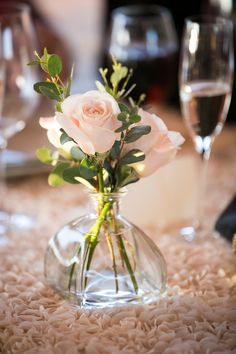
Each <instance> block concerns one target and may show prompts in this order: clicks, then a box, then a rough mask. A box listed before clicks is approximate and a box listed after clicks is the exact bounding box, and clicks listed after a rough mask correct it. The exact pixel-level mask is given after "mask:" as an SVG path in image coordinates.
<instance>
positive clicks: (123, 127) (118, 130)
mask: <svg viewBox="0 0 236 354" xmlns="http://www.w3.org/2000/svg"><path fill="white" fill-rule="evenodd" d="M129 126H130V123H128V122H125V123H123V124H122V125H121V126H120V127H119V128H117V129H116V130H115V133H121V132H123V131H124V130H126V129H127V128H128V127H129Z"/></svg>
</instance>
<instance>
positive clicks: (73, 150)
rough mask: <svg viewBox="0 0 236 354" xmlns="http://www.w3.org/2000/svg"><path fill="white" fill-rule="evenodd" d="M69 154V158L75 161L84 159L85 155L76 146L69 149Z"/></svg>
mask: <svg viewBox="0 0 236 354" xmlns="http://www.w3.org/2000/svg"><path fill="white" fill-rule="evenodd" d="M70 153H71V156H72V157H73V159H75V160H76V161H81V160H83V159H84V158H85V154H84V153H83V151H82V150H81V149H80V148H78V147H77V146H73V147H72V148H71V149H70Z"/></svg>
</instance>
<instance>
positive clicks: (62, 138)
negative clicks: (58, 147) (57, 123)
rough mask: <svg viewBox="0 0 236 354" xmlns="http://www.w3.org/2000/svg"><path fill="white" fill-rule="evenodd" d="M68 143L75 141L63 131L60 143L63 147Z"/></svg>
mask: <svg viewBox="0 0 236 354" xmlns="http://www.w3.org/2000/svg"><path fill="white" fill-rule="evenodd" d="M68 141H73V139H72V138H71V137H70V136H69V135H67V134H66V132H65V131H63V132H62V134H61V136H60V143H61V144H62V145H63V144H65V143H68Z"/></svg>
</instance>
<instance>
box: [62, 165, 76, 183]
mask: <svg viewBox="0 0 236 354" xmlns="http://www.w3.org/2000/svg"><path fill="white" fill-rule="evenodd" d="M79 175H80V171H79V167H69V168H66V169H65V170H64V171H63V179H64V180H65V181H66V182H68V183H71V184H78V183H80V182H79V181H78V180H77V179H75V177H78V176H79Z"/></svg>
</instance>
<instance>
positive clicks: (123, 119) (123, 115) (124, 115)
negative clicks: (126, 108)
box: [117, 112, 129, 122]
mask: <svg viewBox="0 0 236 354" xmlns="http://www.w3.org/2000/svg"><path fill="white" fill-rule="evenodd" d="M128 116H129V114H128V113H127V112H121V113H119V114H118V116H117V119H118V120H119V121H121V122H126V120H127V118H128Z"/></svg>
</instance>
